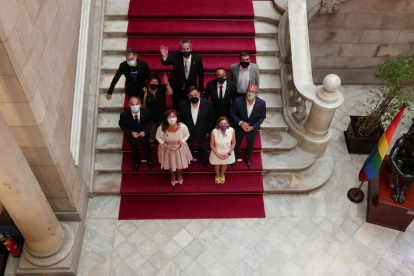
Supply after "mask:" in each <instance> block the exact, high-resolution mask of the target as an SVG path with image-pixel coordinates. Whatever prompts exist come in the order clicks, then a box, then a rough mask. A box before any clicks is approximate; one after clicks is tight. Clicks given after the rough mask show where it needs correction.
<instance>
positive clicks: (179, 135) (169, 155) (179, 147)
mask: <svg viewBox="0 0 414 276" xmlns="http://www.w3.org/2000/svg"><path fill="white" fill-rule="evenodd" d="M155 137H156V139H157V141H158V143H159V146H158V161H159V162H160V164H161V169H166V170H170V173H171V185H173V186H174V185H175V184H176V183H177V182H178V183H179V184H183V181H184V180H183V176H182V174H181V173H182V170H183V169H185V168H188V164H190V162H191V160H192V159H193V156H192V155H191V151H190V149H189V147H188V145H187V143H186V141H187V139H188V138H189V137H190V133H189V132H188V128H187V126H186V125H184V124H183V123H180V117H179V115H178V112H177V111H176V110H175V109H169V110H167V111H166V112H165V113H164V120H163V121H162V122H161V125H160V127H159V128H158V130H157V134H156V136H155ZM176 173H177V175H176Z"/></svg>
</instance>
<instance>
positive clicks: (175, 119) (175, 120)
mask: <svg viewBox="0 0 414 276" xmlns="http://www.w3.org/2000/svg"><path fill="white" fill-rule="evenodd" d="M167 121H168V123H169V124H170V125H173V124H175V123H176V122H177V118H169V119H168V120H167Z"/></svg>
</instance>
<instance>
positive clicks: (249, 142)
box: [234, 126, 257, 160]
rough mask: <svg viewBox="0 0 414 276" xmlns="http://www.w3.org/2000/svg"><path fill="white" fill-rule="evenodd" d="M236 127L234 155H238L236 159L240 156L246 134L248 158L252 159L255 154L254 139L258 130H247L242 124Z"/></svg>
mask: <svg viewBox="0 0 414 276" xmlns="http://www.w3.org/2000/svg"><path fill="white" fill-rule="evenodd" d="M235 129H236V147H235V148H234V156H235V157H236V160H237V158H239V155H240V145H241V142H242V140H243V136H244V135H246V139H247V148H246V158H247V159H250V158H251V157H252V154H253V147H254V141H255V139H256V135H257V130H252V131H249V132H246V131H244V130H243V129H242V128H241V127H240V126H237V127H235Z"/></svg>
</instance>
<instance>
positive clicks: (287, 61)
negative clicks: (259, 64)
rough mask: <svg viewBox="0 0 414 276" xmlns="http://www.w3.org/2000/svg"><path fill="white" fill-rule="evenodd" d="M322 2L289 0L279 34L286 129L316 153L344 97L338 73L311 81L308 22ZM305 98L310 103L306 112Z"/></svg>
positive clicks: (323, 144) (327, 137) (326, 138)
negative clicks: (320, 83) (321, 81)
mask: <svg viewBox="0 0 414 276" xmlns="http://www.w3.org/2000/svg"><path fill="white" fill-rule="evenodd" d="M321 3H322V0H289V1H288V8H287V12H285V13H284V14H283V15H282V18H281V21H280V23H279V36H278V44H279V50H280V57H279V61H280V69H281V72H280V77H281V83H282V102H283V113H282V114H283V118H284V120H285V122H286V124H287V125H288V133H289V134H291V135H292V136H293V137H295V138H296V139H298V140H299V145H300V147H301V148H302V150H304V151H306V152H310V153H314V154H316V156H317V157H322V156H323V155H324V154H325V151H326V149H327V147H328V143H329V140H330V138H331V131H330V124H331V122H332V119H333V116H334V114H335V110H336V109H338V108H339V107H340V106H341V105H342V103H343V101H344V97H343V95H342V93H341V92H340V91H339V87H340V85H341V79H340V78H339V77H338V76H337V75H334V74H330V75H327V76H326V77H325V79H324V80H323V85H321V86H316V85H315V84H314V83H313V78H312V62H311V55H310V44H309V31H308V22H309V19H311V18H312V17H313V16H314V15H315V14H316V13H317V12H319V10H320V7H321V5H322V4H321ZM306 102H308V103H311V107H310V110H309V112H307V110H306V109H307V105H306ZM308 105H309V104H308Z"/></svg>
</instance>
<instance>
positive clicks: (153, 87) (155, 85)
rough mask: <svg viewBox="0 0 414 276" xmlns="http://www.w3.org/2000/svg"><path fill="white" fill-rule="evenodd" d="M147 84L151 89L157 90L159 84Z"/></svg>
mask: <svg viewBox="0 0 414 276" xmlns="http://www.w3.org/2000/svg"><path fill="white" fill-rule="evenodd" d="M149 86H150V87H151V89H153V90H157V89H158V86H159V85H158V84H153V83H151V84H150V85H149Z"/></svg>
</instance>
